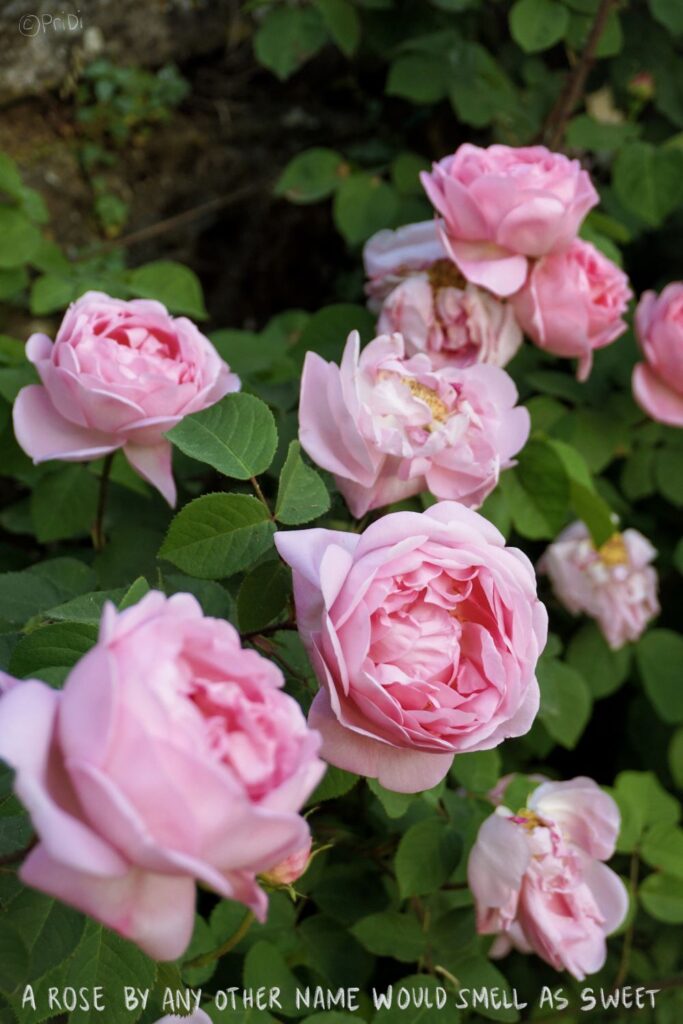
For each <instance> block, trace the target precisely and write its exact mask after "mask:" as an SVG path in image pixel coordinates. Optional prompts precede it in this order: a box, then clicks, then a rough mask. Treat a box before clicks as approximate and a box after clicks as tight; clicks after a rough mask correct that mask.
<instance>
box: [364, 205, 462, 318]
mask: <svg viewBox="0 0 683 1024" xmlns="http://www.w3.org/2000/svg"><path fill="white" fill-rule="evenodd" d="M446 258H448V253H447V252H446V249H445V247H444V244H443V242H442V241H441V233H440V231H439V225H438V223H437V221H435V220H425V221H421V222H420V223H419V224H406V225H405V226H404V227H402V228H398V230H396V231H389V230H388V229H387V230H384V231H378V232H377V234H375V235H373V236H372V238H370V239H369V240H368V241H367V242H366V243H365V247H364V249H363V263H364V265H365V273H366V275H367V277H368V283H367V285H366V292H367V294H368V296H369V298H370V303H369V305H370V308H371V309H372V310H373V311H374V312H379V308H380V305H381V303H382V300H383V299H385V298H386V296H387V295H388V294H389V292H390V291H392V290H393V289H394V288H395V287H396V285H397V284H400V283H401V281H402V280H403V279H404V278H405V277H409V276H410V275H411V274H414V273H415V272H416V271H419V270H426V269H427V268H428V267H430V266H431V265H432V263H435V262H436V261H437V260H442V259H446Z"/></svg>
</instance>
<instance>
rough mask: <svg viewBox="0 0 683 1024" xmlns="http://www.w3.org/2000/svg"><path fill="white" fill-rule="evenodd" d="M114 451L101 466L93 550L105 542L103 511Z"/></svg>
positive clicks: (93, 531)
mask: <svg viewBox="0 0 683 1024" xmlns="http://www.w3.org/2000/svg"><path fill="white" fill-rule="evenodd" d="M115 454H116V453H115V452H110V453H109V455H107V456H106V458H105V460H104V465H103V466H102V474H101V476H100V493H99V497H98V499H97V515H96V517H95V525H94V526H93V529H92V542H93V547H94V548H95V551H101V550H102V549H103V548H104V545H105V543H106V540H105V536H104V512H105V509H106V507H107V492H108V490H109V474H110V473H111V464H112V462H113V461H114V455H115Z"/></svg>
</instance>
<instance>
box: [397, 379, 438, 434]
mask: <svg viewBox="0 0 683 1024" xmlns="http://www.w3.org/2000/svg"><path fill="white" fill-rule="evenodd" d="M403 383H404V384H405V385H406V387H407V388H409V389H410V393H411V394H412V395H414V396H415V398H419V399H420V401H421V402H424V403H425V405H426V406H428V407H429V411H430V412H431V414H432V419H434V420H436V421H437V422H438V423H445V422H446V420H447V419H448V417H449V411H448V406H447V405H446V403H445V402H444V401H443V400H442V399H441V398H439V396H438V395H437V393H436V391H433V390H432V389H431V388H428V387H427V385H426V384H420V382H419V380H415V378H414V377H406V378H405V379H404V380H403Z"/></svg>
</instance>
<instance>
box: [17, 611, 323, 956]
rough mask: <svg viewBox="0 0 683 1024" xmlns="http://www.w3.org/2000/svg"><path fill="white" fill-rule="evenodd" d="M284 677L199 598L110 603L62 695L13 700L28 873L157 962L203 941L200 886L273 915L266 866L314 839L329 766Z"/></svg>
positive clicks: (20, 688) (21, 692) (35, 690)
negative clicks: (31, 839)
mask: <svg viewBox="0 0 683 1024" xmlns="http://www.w3.org/2000/svg"><path fill="white" fill-rule="evenodd" d="M282 684H283V679H282V675H281V673H280V670H279V669H278V668H277V667H276V666H275V665H273V664H272V663H271V662H269V661H267V660H266V659H265V658H262V657H261V656H260V655H259V654H257V653H256V652H255V651H250V650H243V649H242V648H241V647H240V640H239V636H238V634H237V632H236V630H235V629H234V628H233V627H232V626H231V625H230V624H229V623H227V622H225V621H223V620H221V619H210V618H206V617H205V616H204V615H203V614H202V611H201V608H200V607H199V604H198V603H197V601H196V600H195V599H194V598H193V597H191V596H190V595H189V594H178V595H176V596H175V597H171V598H166V597H165V596H164V595H163V594H160V593H158V592H152V593H150V594H148V595H147V596H146V597H144V598H143V600H142V601H140V603H139V604H137V605H135V606H134V607H131V608H129V609H127V610H126V611H123V612H117V611H116V609H115V608H114V606H113V605H107V606H106V607H105V610H104V613H103V616H102V623H101V627H100V636H99V641H98V643H97V645H96V646H95V647H94V648H93V649H92V650H91V651H90V652H89V653H88V654H86V655H85V656H84V657H83V658H81V660H80V661H79V662H78V664H77V665H76V666H75V667H74V668H73V669H72V671H71V673H70V674H69V677H68V679H67V681H66V683H65V685H64V689H63V690H62V691H56V690H53V689H51V688H50V687H49V686H46V685H45V684H44V683H40V682H36V681H34V680H29V681H27V682H18V683H16V684H15V685H14V686H12V687H11V688H10V689H9V690H7V691H6V692H5V694H4V695H3V696H2V697H1V698H0V757H2V759H3V760H5V761H7V763H8V764H10V765H11V766H12V767H13V768H14V769H15V772H16V776H15V791H16V794H17V796H18V797H19V798H20V799H21V800H22V802H23V803H24V805H25V806H26V807H27V809H28V811H29V813H30V815H31V819H32V821H33V825H34V828H35V830H36V832H37V833H38V837H39V843H38V845H37V846H36V847H34V849H33V850H32V851H31V852H30V853H29V855H28V857H27V858H26V860H25V861H24V863H23V865H22V868H21V872H20V876H21V878H22V880H23V881H24V882H25V883H26V885H29V886H33V887H34V888H36V889H40V890H42V891H43V892H46V893H48V894H49V895H51V896H54V897H56V898H57V899H60V900H63V901H64V902H65V903H70V904H72V905H73V906H75V907H77V908H78V909H79V910H82V911H84V912H85V913H87V914H90V915H91V916H92V917H94V918H96V919H97V920H99V921H102V922H103V923H104V924H105V925H107V926H108V927H109V928H113V929H114V930H115V931H117V932H119V933H120V934H121V935H123V936H124V937H125V938H128V939H131V940H132V941H133V942H136V943H137V944H138V945H139V946H141V947H142V949H144V950H145V952H146V953H148V954H149V955H150V956H151V957H154V958H155V959H158V960H173V959H175V958H176V957H178V956H180V955H181V954H182V953H183V951H184V950H185V948H186V947H187V945H188V943H189V941H190V937H191V935H192V929H193V924H194V908H195V880H196V881H198V882H200V883H201V884H202V885H205V886H208V887H209V888H211V889H213V890H215V891H216V892H217V893H219V894H220V895H221V896H224V897H225V898H226V899H232V900H239V901H240V902H242V903H245V904H246V905H247V906H248V907H250V908H251V909H252V910H253V911H254V913H255V914H256V915H257V917H258V918H259V919H261V920H263V919H264V917H265V913H266V908H267V899H266V896H265V894H264V892H263V891H262V890H261V889H260V888H259V886H258V885H257V883H256V878H255V876H256V874H257V873H259V872H262V871H267V870H268V869H269V868H271V867H272V866H273V865H275V864H277V863H279V862H280V861H282V860H283V859H284V858H285V857H287V856H289V855H290V854H292V853H295V852H296V851H298V850H299V849H301V847H302V846H304V845H305V844H306V842H307V838H308V826H307V824H306V822H305V821H304V819H303V818H302V817H301V816H300V815H299V814H298V813H297V812H298V810H299V808H300V807H301V806H302V805H303V803H304V801H305V800H306V798H307V797H308V795H309V794H310V793H311V791H312V790H313V788H314V787H315V785H316V784H317V782H318V781H319V779H320V777H321V775H322V773H323V764H322V762H321V761H320V760H319V759H318V757H317V751H318V747H319V744H320V740H319V737H318V736H317V735H316V734H315V733H313V732H311V730H310V729H309V728H308V727H307V725H306V722H305V720H304V718H303V715H302V714H301V710H300V708H299V705H298V704H297V703H296V701H294V700H293V699H292V698H291V697H288V696H287V695H286V694H284V693H283V692H282V690H281V687H282Z"/></svg>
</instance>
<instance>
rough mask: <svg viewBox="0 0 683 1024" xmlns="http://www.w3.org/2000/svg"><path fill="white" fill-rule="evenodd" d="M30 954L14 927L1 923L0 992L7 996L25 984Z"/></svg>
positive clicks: (6, 922) (8, 923)
mask: <svg viewBox="0 0 683 1024" xmlns="http://www.w3.org/2000/svg"><path fill="white" fill-rule="evenodd" d="M30 962H31V961H30V954H29V951H28V949H27V948H26V945H25V943H24V941H23V939H22V937H21V935H20V934H19V932H18V930H17V929H16V928H15V927H14V925H13V924H12V923H10V922H8V921H3V924H2V929H1V930H0V991H2V992H6V993H7V994H8V995H9V994H10V993H12V992H14V990H15V989H16V988H18V987H19V985H21V984H22V983H25V981H26V976H27V974H28V971H29V965H30Z"/></svg>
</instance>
